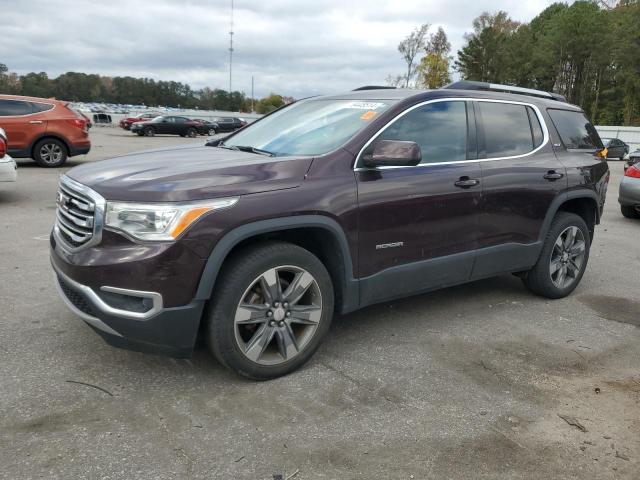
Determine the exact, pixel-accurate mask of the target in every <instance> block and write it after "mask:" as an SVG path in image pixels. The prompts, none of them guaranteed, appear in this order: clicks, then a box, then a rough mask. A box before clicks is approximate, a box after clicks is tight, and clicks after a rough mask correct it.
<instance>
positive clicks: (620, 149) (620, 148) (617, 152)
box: [604, 138, 629, 160]
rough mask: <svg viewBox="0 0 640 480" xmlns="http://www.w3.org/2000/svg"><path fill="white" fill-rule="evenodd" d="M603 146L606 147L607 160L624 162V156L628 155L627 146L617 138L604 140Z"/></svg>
mask: <svg viewBox="0 0 640 480" xmlns="http://www.w3.org/2000/svg"><path fill="white" fill-rule="evenodd" d="M604 146H605V147H607V150H608V152H607V158H617V159H618V160H624V156H625V155H626V154H627V153H629V145H627V144H626V143H624V142H623V141H622V140H620V139H619V138H612V139H611V140H605V141H604Z"/></svg>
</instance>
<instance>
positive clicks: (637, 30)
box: [387, 0, 640, 125]
mask: <svg viewBox="0 0 640 480" xmlns="http://www.w3.org/2000/svg"><path fill="white" fill-rule="evenodd" d="M472 27H473V31H472V32H470V33H468V34H467V35H466V36H465V45H464V46H463V47H462V48H461V49H460V50H459V51H458V52H457V58H456V59H455V61H454V60H453V57H452V56H451V55H450V48H451V47H450V44H449V42H448V41H447V37H446V34H445V32H444V30H442V28H440V29H438V31H437V32H436V33H434V34H431V35H430V37H429V38H427V33H428V30H429V25H427V24H425V25H422V26H421V27H419V28H417V29H415V30H414V31H413V32H411V34H410V35H409V36H408V37H407V38H405V39H404V40H403V41H402V42H401V43H400V45H399V46H398V51H399V52H400V54H401V56H402V58H403V60H404V61H405V62H406V64H407V70H406V72H405V73H403V74H402V75H398V76H390V77H388V79H387V81H388V83H389V84H391V85H403V86H416V87H418V88H439V87H441V86H443V85H445V84H447V83H449V82H450V76H451V72H452V71H456V72H458V74H459V75H460V77H461V78H462V79H466V80H477V81H483V82H491V83H501V84H510V85H517V86H520V87H527V88H535V89H539V90H545V91H553V92H556V93H560V94H562V95H564V96H565V97H566V98H567V100H568V101H569V102H570V103H573V104H576V105H579V106H581V107H582V108H583V109H584V110H585V112H586V113H587V115H588V116H589V118H591V120H592V121H593V122H594V123H596V124H600V125H640V0H621V1H618V2H606V1H599V2H595V1H577V2H575V3H573V4H571V5H568V4H566V3H554V4H553V5H551V6H549V7H547V8H546V9H545V10H543V11H542V12H541V13H540V14H539V15H538V16H536V17H535V18H534V19H533V20H531V22H529V23H520V22H517V21H514V20H513V19H511V18H510V17H509V14H508V13H507V12H504V11H499V12H497V13H493V14H491V13H488V12H485V13H483V14H481V15H480V16H479V17H477V18H476V19H475V20H474V21H473V25H472Z"/></svg>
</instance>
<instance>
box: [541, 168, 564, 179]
mask: <svg viewBox="0 0 640 480" xmlns="http://www.w3.org/2000/svg"><path fill="white" fill-rule="evenodd" d="M562 177H564V173H558V172H556V171H555V170H549V171H548V172H547V173H546V174H545V176H544V178H545V179H547V180H549V181H551V182H553V181H554V180H558V179H560V178H562Z"/></svg>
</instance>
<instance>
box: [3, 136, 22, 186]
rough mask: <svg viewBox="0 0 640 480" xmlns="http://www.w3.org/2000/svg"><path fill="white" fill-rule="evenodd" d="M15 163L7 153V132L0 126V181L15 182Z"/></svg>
mask: <svg viewBox="0 0 640 480" xmlns="http://www.w3.org/2000/svg"><path fill="white" fill-rule="evenodd" d="M17 168H18V167H17V165H16V162H15V160H14V159H13V158H11V157H10V156H9V155H8V154H7V134H6V133H5V131H4V130H3V129H2V128H0V182H15V181H16V178H17V172H16V169H17Z"/></svg>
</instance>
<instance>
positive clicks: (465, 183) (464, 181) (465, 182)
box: [454, 175, 480, 188]
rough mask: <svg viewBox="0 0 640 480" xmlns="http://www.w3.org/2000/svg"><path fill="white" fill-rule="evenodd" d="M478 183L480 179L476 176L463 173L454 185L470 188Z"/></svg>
mask: <svg viewBox="0 0 640 480" xmlns="http://www.w3.org/2000/svg"><path fill="white" fill-rule="evenodd" d="M479 183H480V180H478V179H476V178H469V177H467V176H466V175H465V176H464V177H460V180H458V181H457V182H456V183H454V185H455V186H456V187H460V188H470V187H475V186H476V185H478V184H479Z"/></svg>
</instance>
